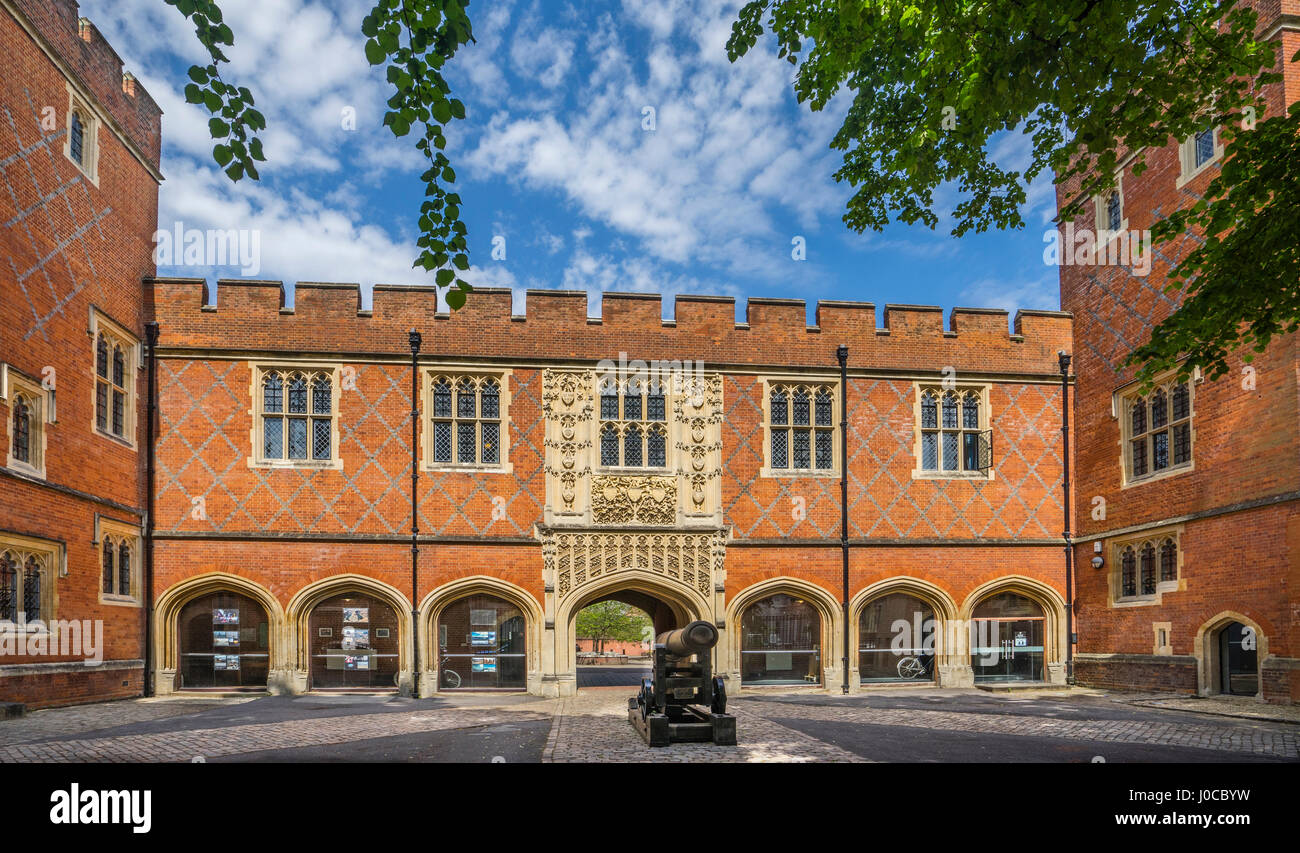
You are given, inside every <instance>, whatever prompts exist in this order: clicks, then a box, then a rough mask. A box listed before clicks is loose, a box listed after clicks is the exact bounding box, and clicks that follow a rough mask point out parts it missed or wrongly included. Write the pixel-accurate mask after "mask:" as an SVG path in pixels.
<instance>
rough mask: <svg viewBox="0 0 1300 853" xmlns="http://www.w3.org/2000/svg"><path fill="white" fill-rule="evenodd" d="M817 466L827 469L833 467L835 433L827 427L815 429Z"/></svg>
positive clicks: (822, 469) (819, 468) (823, 469)
mask: <svg viewBox="0 0 1300 853" xmlns="http://www.w3.org/2000/svg"><path fill="white" fill-rule="evenodd" d="M816 440H817V468H818V470H821V471H829V470H831V469H832V468H834V467H835V433H834V432H832V431H831V430H828V429H819V430H817V439H816Z"/></svg>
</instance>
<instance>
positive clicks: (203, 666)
mask: <svg viewBox="0 0 1300 853" xmlns="http://www.w3.org/2000/svg"><path fill="white" fill-rule="evenodd" d="M176 634H177V640H178V644H179V646H180V666H179V667H178V669H179V673H178V674H179V676H180V684H179V685H178V686H180V687H265V686H266V676H267V670H268V668H269V667H268V664H269V662H270V658H269V655H270V635H271V632H270V624H269V620H268V619H267V617H266V611H265V610H264V609H263V608H262V605H260V604H258V603H257V602H256V601H254V600H253V599H251V598H248V597H247V596H243V595H238V594H236V593H233V592H215V593H212V594H210V595H205V596H202V597H200V598H196V599H194V600H193V601H191V602H189V603H188V604H186V605H185V606H184V607H183V608H182V609H181V612H180V616H179V618H178V619H177V623H176Z"/></svg>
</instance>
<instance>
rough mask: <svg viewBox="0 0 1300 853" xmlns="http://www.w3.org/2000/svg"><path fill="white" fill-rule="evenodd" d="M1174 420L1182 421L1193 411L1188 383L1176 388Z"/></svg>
mask: <svg viewBox="0 0 1300 853" xmlns="http://www.w3.org/2000/svg"><path fill="white" fill-rule="evenodd" d="M1173 403H1174V420H1176V421H1181V420H1182V419H1183V418H1185V417H1187V416H1188V414H1190V413H1191V396H1190V395H1189V394H1188V392H1187V385H1186V383H1184V384H1182V385H1179V386H1178V387H1177V388H1175V389H1174V400H1173Z"/></svg>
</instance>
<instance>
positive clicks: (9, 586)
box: [0, 539, 54, 625]
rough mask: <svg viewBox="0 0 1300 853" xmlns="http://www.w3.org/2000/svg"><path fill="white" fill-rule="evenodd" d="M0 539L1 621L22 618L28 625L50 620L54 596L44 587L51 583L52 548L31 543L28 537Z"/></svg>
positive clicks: (14, 620) (12, 620) (13, 620)
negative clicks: (20, 543) (10, 539)
mask: <svg viewBox="0 0 1300 853" xmlns="http://www.w3.org/2000/svg"><path fill="white" fill-rule="evenodd" d="M22 541H23V543H24V544H22V545H17V544H16V542H17V540H14V541H12V542H2V543H0V622H17V621H18V620H19V619H22V620H24V621H25V622H26V623H27V624H28V625H31V624H32V623H33V622H36V621H38V620H49V619H51V618H53V613H51V612H49V610H50V603H51V602H53V600H54V599H53V596H52V595H51V594H50V591H49V590H48V589H47V587H48V586H49V585H50V583H52V578H51V576H50V574H49V573H50V570H51V567H52V566H53V565H54V552H53V551H51V550H45V549H41V548H36V547H30V545H29V543H28V540H25V539H24V540H22Z"/></svg>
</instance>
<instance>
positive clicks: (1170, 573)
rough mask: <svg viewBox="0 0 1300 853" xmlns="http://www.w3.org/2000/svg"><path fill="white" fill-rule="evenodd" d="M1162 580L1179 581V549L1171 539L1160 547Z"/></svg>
mask: <svg viewBox="0 0 1300 853" xmlns="http://www.w3.org/2000/svg"><path fill="white" fill-rule="evenodd" d="M1160 580H1162V581H1172V580H1178V548H1177V547H1175V545H1174V543H1173V540H1170V539H1166V540H1165V542H1164V544H1163V545H1161V546H1160Z"/></svg>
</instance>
